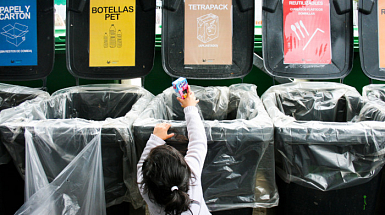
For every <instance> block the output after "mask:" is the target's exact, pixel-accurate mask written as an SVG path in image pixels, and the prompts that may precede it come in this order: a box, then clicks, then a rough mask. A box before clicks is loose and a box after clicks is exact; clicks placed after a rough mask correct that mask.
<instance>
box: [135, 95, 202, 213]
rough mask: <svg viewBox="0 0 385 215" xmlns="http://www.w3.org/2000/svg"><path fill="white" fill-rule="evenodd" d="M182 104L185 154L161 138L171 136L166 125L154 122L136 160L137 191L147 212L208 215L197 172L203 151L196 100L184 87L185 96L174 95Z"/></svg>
mask: <svg viewBox="0 0 385 215" xmlns="http://www.w3.org/2000/svg"><path fill="white" fill-rule="evenodd" d="M177 99H178V101H179V102H180V103H181V105H182V107H184V113H185V117H186V123H187V131H188V138H189V144H188V150H187V153H186V156H185V157H183V155H182V154H181V153H180V152H179V151H177V150H176V149H175V148H173V147H172V146H168V145H165V140H166V139H168V138H170V137H172V136H174V134H173V133H171V134H168V133H167V131H168V129H169V128H170V127H171V125H170V124H167V123H161V124H157V125H156V126H155V128H154V132H153V134H151V137H150V139H149V140H148V142H147V145H146V147H145V148H144V150H143V153H142V156H141V158H140V160H139V163H138V166H137V167H138V183H139V189H140V192H141V194H142V196H143V198H144V200H145V201H146V203H147V205H148V209H149V211H150V214H152V215H156V214H167V215H169V214H170V215H177V214H178V215H179V214H182V215H184V214H193V215H206V214H210V212H209V210H208V208H207V206H206V203H205V201H204V199H203V191H202V185H201V174H202V168H203V163H204V161H205V157H206V153H207V139H206V134H205V130H204V126H203V123H202V121H201V118H200V116H199V114H198V109H197V108H196V107H195V105H196V104H197V103H198V102H199V100H197V99H196V98H195V95H194V92H191V91H190V88H188V93H187V97H186V98H185V99H181V98H179V97H178V98H177Z"/></svg>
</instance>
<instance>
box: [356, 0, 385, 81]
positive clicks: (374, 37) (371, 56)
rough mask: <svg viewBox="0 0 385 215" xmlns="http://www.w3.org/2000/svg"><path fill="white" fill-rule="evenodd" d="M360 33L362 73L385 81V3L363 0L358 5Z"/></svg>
mask: <svg viewBox="0 0 385 215" xmlns="http://www.w3.org/2000/svg"><path fill="white" fill-rule="evenodd" d="M358 12H359V13H358V32H359V46H360V61H361V68H362V71H363V72H364V73H365V75H367V76H368V77H369V78H372V79H377V80H385V30H383V28H379V26H381V25H382V26H383V25H384V24H385V19H384V18H381V17H382V14H385V2H384V1H373V0H361V1H360V2H359V5H358Z"/></svg>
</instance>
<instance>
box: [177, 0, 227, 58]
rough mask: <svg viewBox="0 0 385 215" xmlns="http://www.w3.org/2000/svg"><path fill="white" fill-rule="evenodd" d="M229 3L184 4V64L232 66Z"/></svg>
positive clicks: (215, 0) (195, 1)
mask: <svg viewBox="0 0 385 215" xmlns="http://www.w3.org/2000/svg"><path fill="white" fill-rule="evenodd" d="M232 32H233V24H232V1H231V0H203V1H202V0H185V35H184V41H185V42H184V48H185V49H184V64H185V65H186V64H187V65H231V64H232V49H233V48H232Z"/></svg>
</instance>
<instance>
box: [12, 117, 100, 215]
mask: <svg viewBox="0 0 385 215" xmlns="http://www.w3.org/2000/svg"><path fill="white" fill-rule="evenodd" d="M89 124H90V123H89V122H87V121H78V123H76V124H75V125H73V126H72V127H71V128H66V129H71V130H73V131H74V136H72V137H70V138H69V137H68V135H67V133H66V132H64V133H63V132H62V131H63V123H62V122H58V121H57V120H50V121H49V122H45V123H44V125H39V124H35V125H34V127H29V126H28V127H26V130H25V134H24V135H25V140H26V152H27V153H26V161H27V164H28V165H27V166H26V173H25V179H26V180H25V184H26V186H25V188H26V197H27V198H26V202H25V203H24V205H23V206H22V207H21V208H20V209H19V210H18V211H17V212H16V213H15V214H28V215H32V214H36V215H37V214H39V215H41V214H47V215H48V214H79V215H82V214H84V215H88V214H97V215H103V214H106V205H105V199H104V186H103V169H102V154H101V126H100V125H99V126H98V125H95V124H97V122H96V123H92V124H93V125H89ZM56 138H64V139H66V140H67V147H68V148H77V150H75V151H79V150H80V151H79V152H78V153H77V154H76V153H74V154H71V155H69V156H68V157H67V159H68V160H71V161H70V163H69V164H68V165H67V166H65V167H64V168H63V169H62V170H61V171H60V173H59V174H58V176H57V177H56V178H55V179H54V180H53V181H52V182H51V183H48V179H47V176H46V174H45V170H44V169H45V168H46V169H49V168H47V167H53V169H56V168H57V167H58V166H60V164H61V163H60V162H58V163H55V161H56V159H58V160H59V161H60V160H62V157H61V156H58V154H56V153H52V151H53V150H52V148H55V147H56V144H55V143H54V142H53V140H55V139H56ZM44 167H45V168H44Z"/></svg>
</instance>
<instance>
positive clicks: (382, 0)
mask: <svg viewBox="0 0 385 215" xmlns="http://www.w3.org/2000/svg"><path fill="white" fill-rule="evenodd" d="M384 25H385V0H378V55H379V56H378V57H379V61H380V62H379V64H380V68H385V28H384V27H383V26H384Z"/></svg>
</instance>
